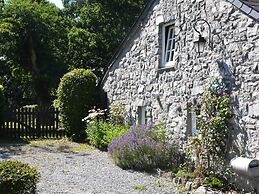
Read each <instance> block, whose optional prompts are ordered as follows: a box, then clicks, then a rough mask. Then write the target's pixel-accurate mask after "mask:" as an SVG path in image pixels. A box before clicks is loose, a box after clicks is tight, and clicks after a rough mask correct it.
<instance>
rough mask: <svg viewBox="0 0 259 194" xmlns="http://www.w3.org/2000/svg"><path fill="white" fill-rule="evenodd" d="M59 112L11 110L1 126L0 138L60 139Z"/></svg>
mask: <svg viewBox="0 0 259 194" xmlns="http://www.w3.org/2000/svg"><path fill="white" fill-rule="evenodd" d="M59 125H60V122H59V111H58V109H56V108H49V107H36V108H30V107H22V108H9V109H8V110H7V111H6V112H5V115H4V121H3V122H2V123H1V126H0V136H1V137H8V138H60V137H63V136H64V135H65V132H64V130H62V129H60V128H59V127H60V126H59Z"/></svg>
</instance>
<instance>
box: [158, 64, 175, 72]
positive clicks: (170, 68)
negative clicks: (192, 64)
mask: <svg viewBox="0 0 259 194" xmlns="http://www.w3.org/2000/svg"><path fill="white" fill-rule="evenodd" d="M174 70H175V67H174V66H168V67H159V68H158V70H157V72H158V73H161V72H164V71H166V72H168V71H174Z"/></svg>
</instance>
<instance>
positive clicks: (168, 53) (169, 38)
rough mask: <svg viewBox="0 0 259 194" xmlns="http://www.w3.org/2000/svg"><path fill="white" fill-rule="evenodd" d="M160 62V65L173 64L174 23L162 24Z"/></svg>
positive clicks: (168, 65) (167, 65)
mask: <svg viewBox="0 0 259 194" xmlns="http://www.w3.org/2000/svg"><path fill="white" fill-rule="evenodd" d="M162 49H163V52H162V64H161V67H162V68H163V67H170V66H172V65H173V60H174V55H175V26H174V23H169V24H165V25H164V26H162Z"/></svg>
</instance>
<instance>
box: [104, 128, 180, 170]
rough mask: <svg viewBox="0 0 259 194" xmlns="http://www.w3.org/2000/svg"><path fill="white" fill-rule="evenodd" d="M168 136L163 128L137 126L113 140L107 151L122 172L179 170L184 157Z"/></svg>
mask: <svg viewBox="0 0 259 194" xmlns="http://www.w3.org/2000/svg"><path fill="white" fill-rule="evenodd" d="M167 137H168V136H167V134H166V132H165V130H164V129H161V127H156V126H154V125H152V124H149V125H143V126H134V127H132V128H131V129H130V130H129V131H128V132H127V133H125V134H124V135H122V136H120V137H118V138H115V139H113V141H112V142H111V143H110V144H109V146H108V152H109V153H110V155H111V157H112V158H113V160H114V162H115V164H116V165H118V166H120V167H121V168H123V169H135V170H145V171H149V170H152V169H155V168H160V169H169V168H176V167H178V165H179V164H180V163H181V161H182V159H183V157H182V154H181V153H180V151H179V149H178V148H177V146H176V145H175V144H174V143H172V142H170V141H169V139H168V138H167Z"/></svg>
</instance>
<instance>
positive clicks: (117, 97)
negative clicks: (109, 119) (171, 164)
mask: <svg viewBox="0 0 259 194" xmlns="http://www.w3.org/2000/svg"><path fill="white" fill-rule="evenodd" d="M149 6H150V7H149V9H148V10H146V11H145V12H144V13H143V14H142V17H140V18H139V20H138V22H137V23H136V25H135V27H134V28H133V29H132V31H131V32H130V35H129V36H128V38H127V39H126V40H125V41H124V44H123V45H122V47H121V50H120V51H119V52H118V53H117V55H116V57H115V58H114V59H113V61H112V63H111V64H110V68H109V70H108V72H107V74H106V76H105V78H104V80H103V89H104V90H105V91H106V92H107V96H108V99H109V102H110V103H112V102H116V101H124V102H125V103H126V109H127V112H128V116H129V117H130V118H131V119H132V120H133V121H137V120H138V119H137V116H138V114H137V109H138V106H145V107H146V117H147V120H148V121H152V122H166V124H167V128H168V130H169V131H170V132H171V133H172V134H173V136H174V137H175V138H177V139H179V140H181V142H185V141H186V138H187V137H188V135H189V133H190V132H189V130H188V122H187V117H188V106H187V105H188V102H192V101H194V100H195V99H197V96H199V95H201V94H202V93H203V92H204V90H205V89H206V84H207V83H208V80H209V79H210V76H211V75H213V74H220V76H221V77H222V78H223V79H224V80H225V81H226V83H227V85H228V86H229V87H230V88H231V92H232V101H233V110H234V113H235V119H234V120H233V126H234V127H235V134H234V140H235V141H233V143H234V144H236V146H237V148H238V150H239V153H236V154H237V155H239V154H245V155H247V156H250V157H259V24H258V23H257V22H256V21H255V20H253V19H251V18H250V17H248V16H247V15H245V14H244V13H243V12H241V11H240V10H239V9H238V8H237V7H235V6H233V5H232V4H231V3H229V2H228V1H225V0H155V1H152V3H150V4H149ZM198 18H202V19H205V20H206V21H208V23H209V24H210V26H211V36H210V33H209V29H208V26H207V25H203V26H200V29H203V30H202V36H204V37H205V38H206V39H207V40H208V39H209V36H210V39H211V45H212V48H211V49H210V48H209V47H208V46H206V48H205V50H204V52H203V53H201V54H200V56H199V55H198V54H197V53H196V51H195V48H194V41H195V40H197V38H198V33H196V32H195V31H194V28H193V25H194V23H195V22H196V21H197V19H198ZM168 22H174V24H175V32H176V45H175V55H174V61H173V65H172V66H171V67H168V68H161V63H162V50H163V49H162V26H163V24H166V23H168ZM197 25H198V24H197ZM201 25H202V24H201ZM198 27H199V26H198Z"/></svg>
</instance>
